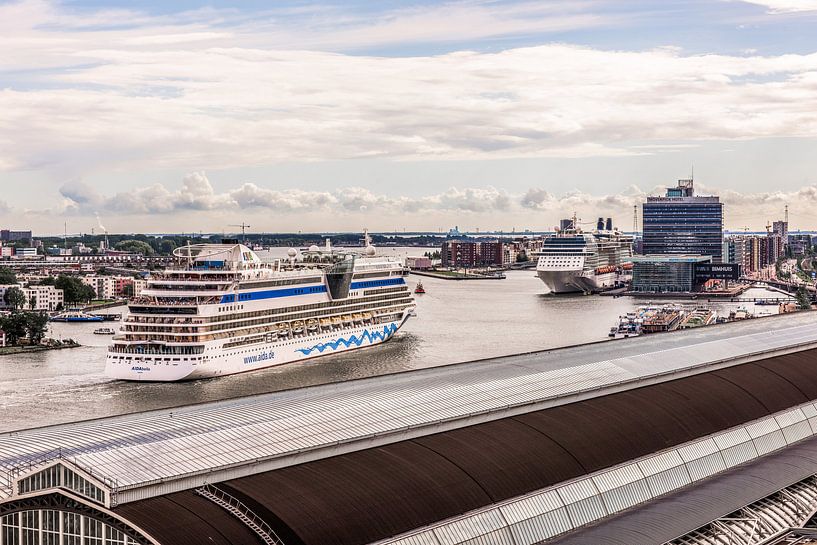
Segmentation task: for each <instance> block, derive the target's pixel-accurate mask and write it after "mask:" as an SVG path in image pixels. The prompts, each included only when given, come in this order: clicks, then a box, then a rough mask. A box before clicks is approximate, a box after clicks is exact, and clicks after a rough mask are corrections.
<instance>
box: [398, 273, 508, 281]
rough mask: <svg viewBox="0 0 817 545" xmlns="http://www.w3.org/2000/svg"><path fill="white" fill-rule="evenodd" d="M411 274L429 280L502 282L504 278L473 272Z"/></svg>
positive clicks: (502, 276) (501, 275)
mask: <svg viewBox="0 0 817 545" xmlns="http://www.w3.org/2000/svg"><path fill="white" fill-rule="evenodd" d="M411 274H416V275H417V276H427V277H429V278H439V279H440V280H502V279H504V278H505V275H504V274H503V273H498V274H479V273H473V272H471V273H463V272H460V271H411Z"/></svg>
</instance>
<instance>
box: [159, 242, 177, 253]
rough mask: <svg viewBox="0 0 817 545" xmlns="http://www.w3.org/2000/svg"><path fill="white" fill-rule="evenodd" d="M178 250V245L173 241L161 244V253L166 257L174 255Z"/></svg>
mask: <svg viewBox="0 0 817 545" xmlns="http://www.w3.org/2000/svg"><path fill="white" fill-rule="evenodd" d="M175 249H176V243H175V242H173V240H172V239H167V238H166V239H163V240H162V242H161V244H160V245H159V251H160V252H162V253H163V254H165V255H168V254H171V253H173V250H175Z"/></svg>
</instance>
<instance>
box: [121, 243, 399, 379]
mask: <svg viewBox="0 0 817 545" xmlns="http://www.w3.org/2000/svg"><path fill="white" fill-rule="evenodd" d="M366 241H367V245H366V247H365V249H364V250H363V251H361V252H357V253H355V252H352V251H348V250H344V251H337V250H332V249H330V248H329V244H328V243H327V247H326V249H323V250H320V249H318V247H317V246H313V247H311V248H310V249H309V251H306V252H304V253H303V254H302V255H301V256H300V258H298V259H296V256H298V252H297V251H296V250H294V249H290V250H289V258H288V259H286V258H285V259H280V260H276V261H272V262H269V261H262V260H261V259H260V258H259V257H258V255H257V254H256V253H255V252H253V251H252V250H250V249H249V248H247V247H246V246H244V245H241V244H204V245H195V246H184V247H182V248H178V249H177V250H176V251H175V252H174V254H175V256H176V257H177V258H178V259H179V261H180V265H179V266H178V267H174V268H168V269H167V270H165V271H164V272H162V273H160V274H155V275H153V276H152V277H151V278H150V279H149V280H148V282H147V287H146V288H145V289H143V290H142V292H141V293H140V294H139V296H138V297H136V298H134V299H132V300H131V301H130V302H129V303H128V310H129V312H128V315H127V317H126V318H125V320H124V322H123V325H122V328H121V331H120V333H119V334H117V335H116V336H114V337H113V343H112V344H111V346H110V347H109V350H108V355H107V360H106V366H105V371H106V374H107V375H108V376H110V377H112V378H116V379H125V380H139V381H177V380H189V379H198V378H206V377H216V376H221V375H231V374H234V373H243V372H246V371H254V370H257V369H263V368H265V367H271V366H274V365H282V364H285V363H290V362H294V361H299V360H304V359H307V358H314V357H317V356H322V355H327V354H335V353H338V352H343V351H346V350H352V349H355V348H361V347H366V346H371V345H375V344H379V343H382V342H385V341H387V340H388V339H390V338H391V337H392V336H394V334H395V333H396V332H397V331H398V330H399V329H400V327H401V326H402V325H403V324H404V323H405V322H406V320H407V319H408V317H409V315H410V314H411V312H412V311H413V309H414V299H413V296H412V294H411V291H410V290H409V289H408V286H407V285H406V281H405V276H406V275H407V274H408V270H407V269H406V268H405V267H404V266H403V264H402V263H400V262H399V261H397V260H395V259H392V258H386V257H378V256H376V252H375V249H374V247H372V246H371V245H369V244H368V237H367V238H366Z"/></svg>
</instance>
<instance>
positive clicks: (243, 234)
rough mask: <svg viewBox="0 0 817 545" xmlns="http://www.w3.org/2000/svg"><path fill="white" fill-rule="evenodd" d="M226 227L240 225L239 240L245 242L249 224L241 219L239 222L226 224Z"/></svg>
mask: <svg viewBox="0 0 817 545" xmlns="http://www.w3.org/2000/svg"><path fill="white" fill-rule="evenodd" d="M227 227H241V241H242V242H247V229H249V228H250V226H249V225H247V224H246V223H244V222H243V221H242V222H241V223H240V224H238V223H231V224H230V225H228V226H227Z"/></svg>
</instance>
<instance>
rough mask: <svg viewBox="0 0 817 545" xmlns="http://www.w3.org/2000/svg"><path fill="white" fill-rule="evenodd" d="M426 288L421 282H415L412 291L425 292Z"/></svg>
mask: <svg viewBox="0 0 817 545" xmlns="http://www.w3.org/2000/svg"><path fill="white" fill-rule="evenodd" d="M425 292H426V289H425V288H424V287H423V283H422V282H417V285H416V286H415V287H414V293H425Z"/></svg>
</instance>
